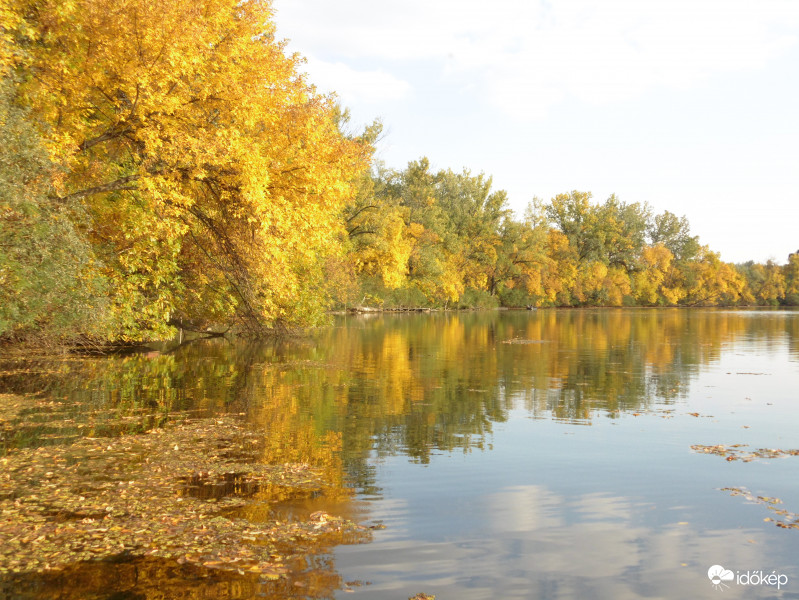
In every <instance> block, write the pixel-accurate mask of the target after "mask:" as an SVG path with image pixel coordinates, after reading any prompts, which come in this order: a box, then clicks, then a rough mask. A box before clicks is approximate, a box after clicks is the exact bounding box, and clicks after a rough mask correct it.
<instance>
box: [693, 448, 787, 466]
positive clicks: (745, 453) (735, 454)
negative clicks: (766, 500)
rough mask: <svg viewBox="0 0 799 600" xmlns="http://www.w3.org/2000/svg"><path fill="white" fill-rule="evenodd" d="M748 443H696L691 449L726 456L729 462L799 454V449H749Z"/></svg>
mask: <svg viewBox="0 0 799 600" xmlns="http://www.w3.org/2000/svg"><path fill="white" fill-rule="evenodd" d="M748 448H749V446H748V445H747V444H730V445H724V444H717V445H715V446H703V445H702V444H694V445H692V446H691V449H692V450H693V451H694V452H699V453H702V454H715V455H716V456H722V457H724V458H725V459H726V460H727V461H728V462H731V461H734V460H741V461H743V462H752V461H753V460H756V459H758V458H784V457H786V456H799V450H782V449H780V448H758V449H756V450H748Z"/></svg>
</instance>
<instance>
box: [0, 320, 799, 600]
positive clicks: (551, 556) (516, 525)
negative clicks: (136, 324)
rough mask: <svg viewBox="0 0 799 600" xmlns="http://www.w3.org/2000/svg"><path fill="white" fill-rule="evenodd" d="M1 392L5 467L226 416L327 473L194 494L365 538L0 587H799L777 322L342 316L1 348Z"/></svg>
mask: <svg viewBox="0 0 799 600" xmlns="http://www.w3.org/2000/svg"><path fill="white" fill-rule="evenodd" d="M0 392H2V393H5V394H13V395H14V396H13V397H19V396H20V395H28V396H29V397H33V398H36V403H35V405H32V406H30V407H27V408H24V409H18V410H16V412H14V411H11V412H9V411H6V414H5V417H3V415H2V414H1V413H0V422H2V423H3V424H4V436H3V438H2V439H3V445H2V450H3V452H4V453H5V454H6V455H7V456H9V457H10V456H14V455H15V453H20V452H26V451H30V452H32V451H34V450H35V449H36V448H45V449H47V448H53V449H57V448H61V447H67V446H69V445H71V444H74V443H76V441H77V440H81V439H90V440H94V439H98V438H103V437H107V438H109V439H110V438H118V437H119V436H137V435H146V432H148V431H152V430H156V429H160V428H169V427H170V425H171V424H173V423H174V422H175V421H176V420H180V419H184V420H185V419H186V418H190V419H192V420H194V419H215V418H221V417H227V416H231V417H235V418H236V419H238V420H240V421H241V422H243V423H245V424H246V427H247V428H249V429H250V430H251V431H254V432H256V433H257V434H258V435H260V436H262V437H263V439H264V443H263V444H262V446H259V448H260V450H259V454H258V456H257V457H256V458H255V459H254V460H256V461H257V462H260V463H278V464H283V463H289V464H309V465H312V466H315V467H318V468H320V469H322V471H323V472H324V473H325V476H326V477H327V480H328V485H326V486H324V487H321V488H319V489H315V490H312V491H307V492H303V493H282V494H281V493H280V492H279V490H277V491H276V489H274V488H271V487H270V488H269V489H267V487H269V486H261V487H260V488H257V489H256V488H254V487H248V488H246V489H245V487H241V486H239V487H236V486H228V487H224V486H221V487H220V485H217V487H216V488H213V486H212V491H211V492H209V493H207V494H205V496H204V500H209V501H215V500H218V499H219V498H220V497H222V496H225V495H236V494H238V495H239V496H241V498H242V499H243V502H242V503H241V504H240V505H238V506H237V507H236V508H235V510H232V511H228V512H227V513H225V516H226V518H231V519H238V520H244V521H247V522H251V523H255V524H257V523H259V522H267V521H270V520H275V519H279V520H282V521H287V522H288V521H299V522H305V521H307V520H308V519H309V518H312V517H311V515H314V514H319V513H318V511H324V513H325V514H329V515H335V516H342V517H344V518H347V519H352V520H354V521H356V522H358V523H362V524H364V525H365V526H367V527H369V528H370V529H369V532H370V540H369V541H366V542H364V543H359V544H341V543H338V542H335V543H334V542H330V541H328V543H325V544H320V545H319V546H318V547H314V548H313V549H312V550H309V552H308V553H307V555H305V556H304V557H302V558H301V559H297V560H294V561H293V562H291V563H290V564H288V565H287V567H289V568H290V569H291V573H290V574H289V575H283V576H282V577H281V578H280V579H279V580H277V581H274V580H271V579H270V580H265V579H263V578H262V577H261V578H259V577H257V576H253V575H250V574H245V573H237V572H235V571H224V572H219V573H216V572H215V573H212V574H211V575H210V576H209V575H208V573H207V572H204V571H202V570H200V571H198V570H196V569H195V570H194V571H188V570H186V567H185V566H180V564H178V563H175V562H171V561H165V560H161V559H156V558H153V557H140V556H139V557H136V556H133V557H112V558H108V557H104V558H101V559H98V560H93V561H83V562H80V563H76V564H72V565H69V566H68V568H67V570H66V571H64V570H53V571H51V570H42V569H41V568H34V567H31V568H29V569H26V570H24V571H23V572H21V573H20V572H18V573H15V574H5V575H0V581H1V582H2V583H1V584H0V598H2V597H7V598H14V597H20V598H72V597H74V598H109V599H110V598H116V599H117V600H120V599H122V598H157V597H158V598H160V597H169V598H171V597H175V598H178V597H180V598H184V597H185V598H190V597H197V598H259V597H261V598H262V597H267V598H275V599H280V598H304V597H308V598H339V599H340V598H364V599H376V600H382V599H392V600H404V599H405V598H408V597H410V596H413V595H414V594H416V593H418V592H424V593H427V594H435V595H436V597H437V598H438V599H439V600H442V599H446V598H457V599H459V600H471V599H474V600H477V599H491V598H503V599H508V598H525V599H534V598H538V599H562V598H563V599H565V598H581V599H585V598H608V599H611V598H612V599H617V600H618V599H627V598H630V599H632V598H641V597H648V598H718V597H719V593H720V591H724V592H725V594H724V596H723V597H741V598H799V558H797V557H799V456H797V454H799V450H797V449H799V312H797V311H784V310H716V309H713V310H710V309H708V310H705V309H690V310H685V309H601V310H538V311H496V312H447V313H432V314H389V313H385V314H378V315H366V316H355V317H337V318H336V320H335V322H334V323H333V325H332V326H331V327H328V328H323V329H320V330H318V331H315V332H313V333H311V334H309V335H308V336H307V337H302V338H296V339H292V340H286V341H283V342H280V343H277V342H273V343H269V344H252V343H243V342H231V341H225V340H212V341H197V342H193V343H191V344H185V345H183V346H180V347H174V346H172V345H169V344H164V345H161V346H157V347H154V348H153V350H152V351H151V352H147V353H140V354H136V355H128V356H114V357H90V358H87V357H74V356H64V357H61V358H60V359H53V358H52V357H40V358H35V357H28V358H26V359H19V358H17V359H14V360H11V359H3V360H2V361H0ZM8 397H9V398H10V397H12V396H8ZM0 402H2V397H0ZM184 452H188V453H190V452H191V449H190V448H188V449H186V450H184ZM174 475H175V477H176V481H177V480H178V479H179V478H180V477H181V476H183V477H184V478H185V476H187V475H188V474H185V473H184V474H181V473H175V474H174ZM176 489H177V488H176ZM213 490H217V491H216V492H213ZM175 493H185V489H184V490H183V492H180V491H178V492H175ZM195 496H196V494H195ZM212 496H213V497H212ZM8 518H10V517H6V519H8ZM339 541H346V540H339ZM361 541H363V540H361ZM134 554H135V553H134ZM2 594H5V596H3V595H2Z"/></svg>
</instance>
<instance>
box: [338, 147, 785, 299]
mask: <svg viewBox="0 0 799 600" xmlns="http://www.w3.org/2000/svg"><path fill="white" fill-rule="evenodd" d="M347 214H348V217H347V219H348V221H347V222H348V226H349V232H350V245H351V254H350V256H351V259H352V261H353V267H354V271H355V272H356V273H357V274H358V275H359V279H358V284H359V285H360V288H361V290H360V292H361V293H360V294H359V295H356V296H357V297H358V298H360V299H361V301H369V300H371V301H373V302H376V303H378V304H379V303H383V304H389V305H408V304H412V305H422V306H430V305H433V306H447V305H449V306H498V305H504V306H633V305H639V306H674V305H680V306H715V305H721V306H729V305H750V304H760V305H778V304H797V303H798V301H799V297H797V289H798V288H797V285H799V253H797V254H792V255H791V256H790V257H789V261H788V264H787V265H785V266H779V265H776V264H774V263H771V262H769V263H768V264H766V265H759V264H753V263H747V264H744V265H737V266H736V265H731V264H728V263H724V262H722V261H721V259H720V258H719V255H718V254H717V253H715V252H713V251H712V250H710V248H708V247H707V246H703V245H702V244H700V242H699V238H698V237H697V236H693V235H691V231H690V226H689V224H688V221H687V219H686V218H685V217H677V216H676V215H674V214H672V213H670V212H668V211H665V212H663V213H661V214H653V212H652V209H651V208H650V207H649V206H648V205H646V204H639V203H633V204H627V203H625V202H623V201H621V200H620V199H618V198H617V197H615V196H611V197H610V198H608V199H607V200H605V201H604V202H600V203H593V202H592V201H591V194H590V193H586V192H579V191H573V192H571V193H568V194H559V195H558V196H556V197H555V198H553V199H551V200H550V201H549V202H543V201H541V200H539V199H534V200H533V201H532V202H531V203H530V204H529V205H528V207H527V210H526V211H525V215H524V218H523V219H522V220H518V219H517V218H514V216H513V214H512V213H511V211H510V210H509V207H508V205H507V197H506V195H505V192H502V191H498V192H492V191H491V179H490V178H486V177H485V175H483V174H480V175H476V176H475V175H472V174H471V173H469V172H468V171H464V172H462V173H453V172H452V171H450V170H442V171H439V172H436V173H434V172H432V171H431V169H430V163H429V161H428V160H427V159H424V158H423V159H421V160H419V161H414V162H412V163H410V164H409V165H408V167H407V168H406V169H405V170H403V171H392V170H386V169H384V168H381V167H379V166H378V167H377V168H375V169H374V170H373V173H372V176H371V179H370V182H369V185H368V186H362V187H361V194H360V195H359V197H358V199H357V200H356V201H355V202H354V203H353V204H351V205H350V207H349V209H348V213H347Z"/></svg>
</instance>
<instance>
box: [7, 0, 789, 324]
mask: <svg viewBox="0 0 799 600" xmlns="http://www.w3.org/2000/svg"><path fill="white" fill-rule="evenodd" d="M271 16H272V15H271V6H270V4H269V2H268V1H265V0H263V1H262V0H249V1H245V2H233V1H231V0H198V1H194V0H192V1H187V0H167V1H165V2H152V1H150V0H113V1H112V0H69V1H66V2H65V1H62V0H58V1H56V0H41V1H39V0H11V1H10V2H9V3H7V5H6V6H4V8H3V9H2V12H0V32H1V33H2V38H1V39H0V69H2V72H3V90H2V94H0V119H2V122H3V125H4V128H3V133H2V136H3V139H2V142H3V144H2V147H3V152H4V154H3V160H2V161H0V189H2V190H3V198H2V201H1V202H2V204H1V205H0V209H1V210H0V281H1V282H2V283H3V286H2V288H3V289H2V291H0V300H2V302H0V304H1V305H2V308H1V309H0V336H2V337H4V338H14V337H24V336H26V335H31V334H33V335H37V336H38V335H42V334H45V333H50V334H51V335H54V336H56V337H74V336H75V335H83V334H88V335H90V336H92V337H93V338H98V337H99V338H104V339H122V340H138V339H146V338H157V337H163V336H168V335H170V334H171V333H173V332H174V329H173V327H174V326H175V325H177V326H180V327H182V328H184V329H196V330H202V331H206V330H209V329H210V330H212V331H217V332H219V331H228V330H235V331H239V332H243V333H247V334H251V335H260V334H264V333H266V332H269V331H273V330H274V329H275V328H282V327H287V326H304V325H310V324H313V323H316V322H318V321H319V319H320V318H321V316H322V315H323V314H324V312H325V311H326V310H327V309H328V308H329V307H331V306H334V305H348V304H353V303H356V302H357V303H371V304H378V305H380V304H384V305H392V304H401V305H402V304H404V305H408V304H412V305H426V306H457V305H468V306H496V305H499V304H502V305H507V306H524V305H530V304H533V305H536V306H564V305H565V306H576V305H592V306H593V305H614V306H616V305H627V304H644V305H673V304H685V305H695V304H728V303H735V302H761V303H762V302H765V303H776V302H786V301H788V300H790V298H796V299H797V300H799V292H797V288H796V286H797V285H799V274H798V273H795V271H796V269H795V268H794V269H793V270H792V271H789V270H788V269H787V268H786V269H782V268H777V269H776V270H775V265H766V266H757V265H752V266H751V268H749V270H748V271H746V272H744V271H742V270H740V269H738V270H736V269H735V268H733V267H732V266H731V265H727V264H725V263H723V262H721V261H720V260H719V257H718V256H717V255H716V254H714V253H713V252H711V251H710V250H709V249H707V248H705V247H702V246H700V245H699V244H698V242H697V240H696V238H695V237H691V236H690V234H689V232H688V226H687V222H686V221H685V220H684V219H682V220H680V219H677V218H676V217H674V216H673V215H670V214H669V213H664V214H663V215H658V216H654V217H653V216H652V215H651V214H649V212H648V208H647V207H646V206H642V205H638V204H630V205H628V204H625V203H623V202H621V201H619V200H618V199H616V198H613V197H611V198H610V199H608V200H607V201H606V202H604V203H602V204H592V203H591V202H589V200H590V195H589V194H586V193H583V192H572V193H571V194H564V195H561V196H557V197H556V198H554V199H553V200H552V201H551V202H550V203H549V204H546V205H544V204H543V203H540V202H539V203H537V204H536V203H534V204H532V205H531V208H530V210H529V211H528V214H527V215H526V217H525V218H524V219H523V220H516V219H514V218H513V216H512V215H511V213H510V211H509V208H508V204H507V197H506V195H505V193H504V192H502V191H499V192H497V191H492V190H491V180H490V178H487V177H485V176H484V175H482V174H480V175H477V176H475V175H472V174H471V173H470V172H468V171H464V172H462V173H454V172H452V171H449V170H446V171H439V172H433V171H432V170H431V168H430V164H429V162H428V161H427V160H426V159H422V160H419V161H415V162H412V163H410V164H409V165H408V167H407V168H406V169H405V170H402V171H394V170H390V169H386V168H384V167H382V166H381V165H377V164H373V161H372V152H373V146H372V144H373V142H374V141H375V139H376V136H377V135H378V133H379V126H378V125H377V124H376V125H374V126H372V127H370V128H367V130H366V131H365V132H363V133H362V134H359V135H350V134H346V133H344V129H345V128H344V123H345V121H346V115H345V114H343V113H342V112H341V110H340V109H339V107H337V106H336V105H335V101H334V99H333V98H330V97H326V96H321V95H319V94H318V93H317V92H316V91H315V89H314V88H313V86H312V85H311V84H310V83H309V82H307V81H306V80H305V78H304V76H303V75H302V73H301V59H300V58H299V57H298V56H294V55H292V56H287V55H286V54H285V48H284V45H283V43H282V42H280V41H278V40H277V38H276V34H275V29H274V25H273V23H272V19H271ZM370 167H371V169H370ZM797 260H799V259H797ZM33 265H36V266H35V267H34V266H33ZM794 266H795V265H794ZM761 267H762V268H761ZM778 271H779V272H778ZM792 273H793V274H792ZM752 282H754V283H753V284H756V288H757V289H755V288H754V287H753V286H752V285H750V283H752Z"/></svg>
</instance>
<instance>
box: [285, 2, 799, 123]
mask: <svg viewBox="0 0 799 600" xmlns="http://www.w3.org/2000/svg"><path fill="white" fill-rule="evenodd" d="M276 7H277V11H278V13H277V22H278V25H279V32H280V34H281V35H285V36H286V37H288V38H291V39H292V40H293V43H292V47H293V48H294V49H296V50H299V51H300V52H302V53H304V54H307V53H312V54H314V55H316V56H318V57H322V58H323V59H324V60H325V61H328V62H332V63H333V64H334V67H330V66H328V67H327V69H326V70H320V71H319V72H317V71H316V70H314V71H312V75H313V76H314V77H320V76H324V75H325V74H329V75H330V76H331V78H332V77H333V76H339V77H341V79H340V80H339V82H338V83H336V84H335V85H336V87H338V88H343V87H344V86H346V85H350V84H352V89H353V90H354V93H359V94H364V98H366V97H367V96H368V94H369V93H370V92H371V93H372V94H373V97H374V94H376V93H378V92H377V91H376V90H380V89H381V85H385V86H386V90H387V92H386V93H389V94H399V93H400V92H402V93H405V91H407V88H403V87H402V86H401V85H399V84H398V83H399V82H400V81H401V78H399V77H396V76H394V81H389V80H390V78H391V77H392V75H391V74H390V73H391V70H392V69H395V68H399V66H400V63H403V62H404V63H407V62H408V61H427V62H434V63H437V64H440V65H441V73H442V76H447V77H449V78H452V79H453V80H454V81H455V82H463V81H468V82H471V83H472V84H474V85H473V89H475V90H478V91H477V92H476V93H478V94H484V97H485V98H487V99H488V100H489V101H490V102H492V103H493V104H494V105H496V106H498V107H500V108H502V109H504V110H505V111H507V112H509V113H511V114H513V115H514V116H517V117H519V116H533V117H537V116H542V115H544V114H546V112H547V110H548V109H549V108H550V107H551V106H553V105H554V104H556V103H558V102H559V101H561V100H563V99H564V98H568V97H572V98H577V99H579V100H580V101H583V102H590V103H605V102H614V101H618V100H622V99H626V98H631V97H635V96H637V95H640V94H642V93H644V92H646V91H648V90H652V89H657V88H660V87H669V88H673V87H683V88H684V87H687V86H690V85H692V84H695V83H696V82H699V81H702V80H704V79H706V78H708V77H710V76H712V75H714V74H717V73H724V72H729V71H735V70H740V69H752V68H758V67H760V66H762V65H764V64H765V63H766V62H768V61H769V60H770V59H772V58H774V57H776V56H778V55H779V54H780V53H781V52H783V51H784V50H785V49H786V48H788V47H790V46H792V45H794V44H796V43H797V40H798V39H799V36H798V35H797V27H798V26H799V2H795V1H793V0H760V1H759V2H751V1H749V0H647V1H640V0H603V1H602V2H596V1H595V0H560V1H558V0H554V1H553V2H551V3H547V2H544V1H539V2H530V1H523V0H494V2H492V3H486V2H482V1H481V2H477V1H476V0H405V1H403V2H395V1H384V2H380V3H375V2H373V1H371V0H369V1H367V0H342V1H340V2H335V3H333V2H329V0H277V2H276ZM359 60H369V61H372V62H377V63H379V64H380V65H381V69H380V70H377V71H371V72H369V73H361V74H360V76H358V75H356V73H355V71H354V70H353V71H352V72H348V71H347V70H346V67H345V65H346V64H354V63H355V62H356V61H359ZM334 61H338V62H334ZM320 64H321V63H320ZM405 66H406V67H407V64H406V65H405ZM337 70H338V72H337ZM320 74H321V75H320ZM359 77H360V78H359ZM381 77H382V84H381V80H380V78H381ZM359 81H360V82H362V83H359ZM403 90H404V91H403ZM391 97H397V96H396V95H394V96H391ZM375 99H379V97H375Z"/></svg>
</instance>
